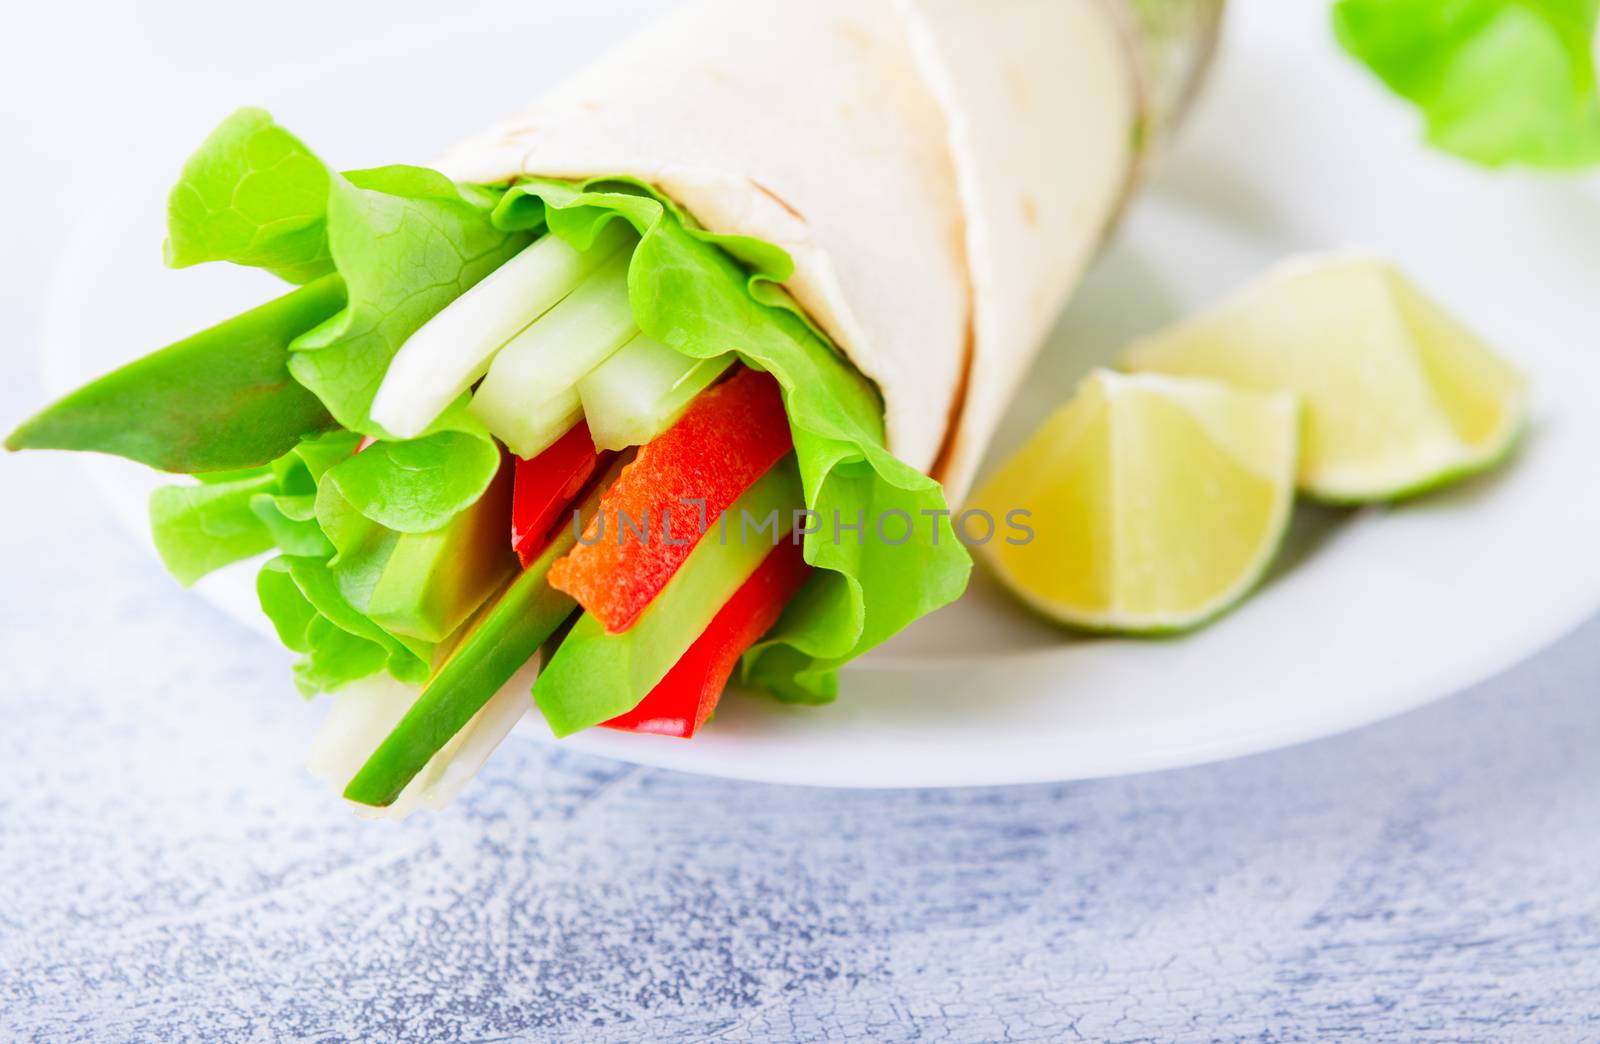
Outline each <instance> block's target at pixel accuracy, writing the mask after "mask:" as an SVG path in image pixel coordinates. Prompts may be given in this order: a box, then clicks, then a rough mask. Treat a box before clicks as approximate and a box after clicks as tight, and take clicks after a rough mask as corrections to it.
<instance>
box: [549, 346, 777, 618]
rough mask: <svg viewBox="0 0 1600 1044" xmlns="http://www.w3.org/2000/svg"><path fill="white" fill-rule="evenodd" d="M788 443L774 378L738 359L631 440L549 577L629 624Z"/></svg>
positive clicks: (599, 612) (589, 606)
mask: <svg viewBox="0 0 1600 1044" xmlns="http://www.w3.org/2000/svg"><path fill="white" fill-rule="evenodd" d="M793 448H794V440H793V438H792V437H791V436H790V434H789V418H788V415H787V414H786V413H785V412H784V409H783V396H782V393H781V392H780V390H779V388H778V382H777V381H776V380H774V379H773V378H772V377H771V376H770V375H768V374H765V373H761V372H759V371H757V370H749V369H745V368H743V367H741V368H739V369H738V370H737V371H735V373H734V375H733V376H732V377H730V378H729V379H728V380H726V381H724V382H722V383H721V384H717V385H713V386H712V387H710V388H707V389H706V390H705V391H703V392H701V393H700V395H699V396H697V397H696V398H695V400H694V403H693V404H692V405H691V406H690V407H689V409H688V411H687V412H685V413H684V415H683V416H682V417H680V418H679V419H678V422H677V423H676V424H674V425H673V426H672V427H670V428H668V429H667V430H666V431H664V432H662V433H661V434H660V435H658V436H656V437H655V438H654V439H652V440H651V441H650V442H648V443H647V444H645V445H644V446H641V447H640V448H639V453H638V456H636V457H635V458H634V460H633V463H632V464H630V465H628V466H627V467H626V468H624V469H623V472H622V477H621V478H619V479H617V481H616V482H615V483H614V484H613V485H612V486H611V488H610V489H609V490H607V491H606V495H605V496H604V498H602V499H601V501H600V511H599V513H598V514H597V515H596V516H595V518H594V520H593V521H591V522H590V523H589V528H588V529H587V530H586V531H585V532H584V535H583V538H582V540H581V541H580V542H579V544H578V546H577V547H575V548H573V549H572V551H571V552H569V553H568V554H567V556H566V557H565V558H562V559H561V560H559V561H558V562H556V564H555V565H554V566H552V567H551V569H550V586H552V587H554V588H556V589H557V590H561V591H565V592H567V593H568V594H570V595H571V596H572V597H573V598H574V599H576V600H577V602H578V604H579V605H581V606H583V608H584V609H586V610H587V611H588V612H590V613H592V614H593V615H594V616H595V618H596V619H598V620H599V621H600V623H601V624H602V625H604V627H605V629H606V630H607V631H608V632H610V633H612V634H617V633H620V632H622V631H625V630H627V629H628V628H629V627H630V626H631V625H632V624H633V621H634V620H636V619H638V617H639V614H640V613H641V612H643V611H644V608H645V606H647V605H649V604H650V601H651V599H653V598H655V596H656V595H657V594H660V593H661V589H662V588H663V587H665V586H667V581H668V580H671V579H672V576H673V574H674V573H676V572H677V571H678V567H679V566H681V565H682V564H683V561H684V559H686V558H688V557H689V552H690V551H692V550H694V545H695V544H697V543H698V542H699V541H700V538H701V536H703V535H704V532H705V531H706V530H709V529H712V528H714V527H715V525H716V519H717V518H718V516H720V515H721V514H722V513H723V512H724V511H726V510H727V509H728V508H729V507H730V506H732V504H733V503H734V501H736V500H738V499H739V497H740V496H741V495H742V494H743V493H744V492H745V490H747V489H749V488H750V487H751V486H752V485H753V484H754V483H755V481H756V480H757V479H759V478H760V477H761V476H762V475H764V474H766V472H767V471H768V470H769V469H770V468H771V467H772V466H773V465H774V464H776V463H777V462H778V461H779V460H781V459H782V458H783V456H784V454H786V453H788V452H789V451H790V450H791V449H793ZM702 505H703V510H702ZM702 523H703V525H702ZM640 529H642V530H643V531H644V533H645V534H646V535H645V537H644V538H643V539H641V538H640V535H639V530H640Z"/></svg>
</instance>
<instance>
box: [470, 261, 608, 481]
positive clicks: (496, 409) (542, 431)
mask: <svg viewBox="0 0 1600 1044" xmlns="http://www.w3.org/2000/svg"><path fill="white" fill-rule="evenodd" d="M631 259H632V252H631V251H619V252H618V253H616V254H614V255H613V256H612V257H611V258H610V259H609V260H608V261H606V262H605V263H604V264H602V265H601V266H600V267H599V268H597V269H596V270H595V271H594V273H593V274H592V275H590V276H589V278H588V279H586V280H584V281H583V283H582V284H581V285H580V286H579V287H578V288H577V289H576V290H574V291H573V292H572V293H570V294H568V295H567V297H566V298H565V299H563V300H562V301H561V303H560V304H557V305H556V306H555V307H554V308H552V309H550V311H548V312H547V313H545V314H544V315H543V316H541V317H540V319H539V321H538V322H536V323H534V324H533V325H531V326H529V327H528V328H527V329H525V330H523V331H522V332H521V333H519V334H517V335H516V336H515V337H513V338H512V339H511V341H510V342H509V343H508V344H506V346H505V347H504V348H502V349H500V352H499V354H497V355H496V356H495V357H494V362H493V363H491V364H490V366H489V374H488V376H487V377H485V378H484V379H483V383H482V384H481V385H479V387H478V391H477V393H476V394H475V395H473V397H472V412H473V413H474V414H475V415H476V416H477V417H478V419H479V420H481V421H483V423H484V425H485V426H486V427H487V428H488V429H489V431H490V432H492V433H493V434H494V435H495V436H497V437H498V438H499V439H500V441H502V442H504V443H505V444H506V445H507V446H508V447H510V449H511V452H513V453H515V454H516V455H517V456H519V457H532V456H534V455H535V454H537V453H538V452H539V451H540V450H542V449H544V448H545V446H547V445H548V444H549V443H548V442H546V441H544V440H545V438H546V437H547V436H548V435H549V434H550V432H551V430H552V429H554V428H555V427H556V426H557V423H558V421H559V418H558V417H556V416H553V415H552V412H551V406H552V405H560V404H562V403H564V402H569V401H570V400H565V399H563V396H568V395H575V393H576V387H577V384H578V381H579V379H580V378H582V377H583V376H584V375H585V374H587V373H588V372H589V371H590V370H593V369H594V368H595V367H596V366H599V365H600V364H601V363H602V362H604V361H605V360H606V359H607V358H608V357H610V356H611V354H612V353H613V352H615V351H616V350H617V349H618V348H621V347H622V346H623V344H625V343H626V342H628V341H629V340H631V339H632V338H633V337H634V336H635V335H637V334H638V332H639V328H638V327H637V326H635V325H634V323H633V310H632V308H631V307H630V306H629V304H628V262H629V261H630V260H631ZM563 430H564V429H563ZM555 434H556V435H559V434H560V431H556V432H555Z"/></svg>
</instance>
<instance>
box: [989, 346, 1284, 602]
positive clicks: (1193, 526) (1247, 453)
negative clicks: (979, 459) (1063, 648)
mask: <svg viewBox="0 0 1600 1044" xmlns="http://www.w3.org/2000/svg"><path fill="white" fill-rule="evenodd" d="M1298 431H1299V408H1298V405H1297V403H1296V401H1295V399H1294V397H1293V396H1290V395H1286V394H1281V393H1261V392H1253V391H1244V390H1239V389H1235V388H1231V387H1229V386H1227V385H1224V384H1221V383H1218V382H1215V381H1205V380H1194V379H1182V378H1174V377H1164V376H1159V375H1125V374H1115V373H1110V372H1107V371H1097V372H1095V373H1093V374H1091V375H1090V376H1089V377H1088V378H1087V379H1086V380H1085V381H1084V382H1083V384H1082V385H1080V386H1079V388H1078V391H1077V393H1076V394H1075V395H1074V396H1073V398H1072V400H1071V401H1070V402H1068V403H1067V404H1066V405H1065V406H1063V407H1061V408H1060V409H1059V410H1057V411H1056V412H1055V413H1054V414H1053V415H1051V417H1050V419H1049V420H1047V421H1046V422H1045V424H1044V426H1043V427H1041V428H1040V429H1039V431H1038V432H1037V433H1036V434H1035V435H1034V436H1033V438H1032V439H1031V440H1030V441H1029V442H1028V443H1027V445H1025V446H1024V447H1023V448H1022V449H1021V450H1020V451H1019V452H1018V453H1017V454H1016V455H1015V456H1013V457H1012V458H1011V459H1010V460H1008V461H1007V462H1006V463H1005V465H1004V466H1003V467H1001V468H1000V470H999V471H998V472H997V473H996V474H995V475H994V476H993V477H992V478H991V479H990V480H989V481H988V482H986V483H985V484H984V486H983V487H982V488H981V489H980V490H979V491H978V493H977V495H976V496H975V497H974V498H973V501H972V503H971V505H970V508H972V509H977V510H982V511H986V512H988V513H989V514H990V515H991V516H992V517H993V518H994V519H996V520H997V522H999V523H1000V524H999V525H998V526H997V527H996V531H995V536H994V537H993V538H992V539H991V540H989V541H988V542H987V543H984V544H983V545H981V547H980V552H981V553H982V554H983V555H984V557H986V558H987V559H988V561H989V563H990V564H991V565H992V566H993V568H994V570H995V572H996V573H997V574H998V575H999V578H1000V580H1001V581H1002V582H1003V583H1004V584H1005V585H1006V586H1007V587H1008V588H1010V589H1011V591H1012V592H1013V593H1015V594H1016V595H1017V596H1018V597H1019V598H1021V599H1022V600H1023V601H1025V602H1026V603H1027V604H1029V605H1030V606H1032V607H1034V608H1035V609H1037V610H1038V611H1039V612H1041V613H1043V614H1044V615H1046V616H1048V617H1050V618H1051V619H1054V620H1056V621H1059V622H1061V623H1065V624H1069V625H1072V626H1075V627H1080V628H1084V629H1088V630H1095V631H1111V632H1122V633H1136V634H1138V633H1144V634H1148V633H1162V632H1172V631H1181V630H1186V629H1188V628H1191V627H1194V626H1197V625H1199V624H1201V623H1204V622H1205V621H1207V620H1209V619H1210V618H1211V617H1213V616H1216V615H1217V614H1219V613H1221V612H1222V611H1224V610H1226V609H1227V608H1229V607H1230V606H1232V605H1233V604H1234V603H1236V602H1237V601H1238V600H1239V599H1240V598H1242V597H1243V596H1244V595H1245V594H1246V593H1247V592H1248V591H1249V590H1250V589H1251V587H1253V586H1254V585H1255V584H1256V582H1257V581H1258V580H1260V578H1261V575H1262V574H1263V573H1264V572H1265V571H1266V568H1267V565H1268V564H1269V563H1270V562H1271V560H1272V556H1273V554H1274V553H1275V552H1276V550H1277V548H1278V545H1279V543H1280V542H1281V540H1282V537H1283V534H1284V532H1285V530H1286V529H1287V527H1288V522H1289V513H1290V508H1291V506H1292V504H1293V501H1294V476H1295V463H1296V460H1297V458H1298V452H1299V446H1298ZM1017 523H1021V526H1019V525H1017ZM1024 528H1025V529H1026V530H1027V531H1028V532H1024ZM1028 533H1031V536H1030V535H1028Z"/></svg>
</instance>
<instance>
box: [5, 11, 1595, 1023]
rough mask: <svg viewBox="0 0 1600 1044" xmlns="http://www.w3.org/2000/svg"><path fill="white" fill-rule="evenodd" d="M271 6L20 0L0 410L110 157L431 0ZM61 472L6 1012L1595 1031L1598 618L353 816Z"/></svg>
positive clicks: (37, 463) (41, 497)
mask: <svg viewBox="0 0 1600 1044" xmlns="http://www.w3.org/2000/svg"><path fill="white" fill-rule="evenodd" d="M1263 2H1264V0H1263ZM479 6H480V7H481V8H482V9H483V10H484V12H485V17H490V16H493V15H495V14H496V12H498V11H499V5H495V4H490V3H487V2H483V3H480V4H479ZM274 10H275V13H276V15H279V16H281V17H275V18H274V19H267V20H260V21H259V22H255V23H252V25H251V27H250V31H249V32H248V33H242V34H241V33H238V32H237V31H236V30H237V26H236V25H235V24H233V23H234V21H235V20H230V19H228V18H223V17H218V16H216V15H215V13H214V10H213V8H212V7H211V6H210V5H197V4H190V5H183V4H167V5H161V6H154V5H152V6H147V7H124V6H111V5H107V6H104V7H101V8H98V9H94V10H83V9H81V8H80V7H79V6H78V5H54V6H52V5H34V6H30V7H27V8H25V9H22V10H20V11H19V12H16V13H14V15H13V16H12V17H11V19H10V20H9V21H8V28H9V29H11V30H14V31H10V32H8V33H6V34H3V36H0V47H3V48H6V53H5V54H3V55H0V133H3V134H4V135H5V139H6V141H7V143H8V145H12V146H15V147H18V148H20V149H22V150H23V151H22V153H21V154H22V155H26V156H29V157H32V161H30V162H27V163H8V164H5V165H3V169H0V190H3V191H4V194H5V198H6V199H7V200H8V208H9V209H8V214H7V220H8V222H10V223H9V224H8V225H7V227H6V229H5V231H6V236H5V237H4V241H3V243H0V279H3V280H4V285H5V286H6V293H5V294H4V295H0V334H3V335H4V336H3V339H0V422H9V421H11V420H13V419H15V418H17V417H18V416H19V415H20V414H21V413H22V411H23V410H24V408H25V407H26V406H28V405H31V404H33V403H34V402H35V401H36V398H37V394H38V393H37V390H36V388H37V385H36V376H35V371H34V363H33V360H32V357H31V352H32V348H31V340H30V335H31V333H32V332H33V330H34V323H35V321H36V314H37V310H36V307H35V306H36V304H37V302H38V301H39V299H40V298H41V296H42V294H43V288H44V285H45V280H46V274H47V272H48V268H49V261H50V256H51V252H52V250H53V249H55V247H56V245H57V242H58V239H59V236H58V232H59V226H60V224H61V223H62V222H64V221H66V220H68V219H69V217H70V215H71V213H72V212H73V201H74V199H75V196H74V193H77V192H85V191H92V190H93V179H94V178H95V177H103V176H105V175H104V171H105V169H106V163H105V159H106V158H107V157H110V158H114V157H116V156H118V155H121V154H124V153H122V152H120V151H119V150H127V149H139V150H146V151H150V152H153V153H159V154H172V155H177V154H180V153H181V151H182V149H183V148H184V147H186V146H187V145H188V144H190V143H191V140H192V134H193V132H194V129H195V128H196V127H203V126H204V125H205V124H206V123H207V122H209V120H211V119H213V118H214V117H215V115H216V111H215V110H216V106H217V105H219V104H223V103H221V102H218V101H217V100H216V99H217V98H225V99H234V98H247V97H259V96H262V89H263V85H270V84H273V83H274V82H275V79H277V78H280V77H281V76H282V71H281V70H282V68H283V67H284V65H283V63H284V62H285V61H301V62H303V63H305V64H306V65H307V66H309V65H310V64H311V63H312V62H314V61H315V60H316V59H317V57H318V55H317V54H316V53H313V52H316V51H317V49H318V48H321V51H322V52H324V53H325V52H327V51H329V50H330V49H335V48H337V47H339V46H342V45H343V42H345V41H349V40H352V39H358V38H362V37H363V36H364V34H365V33H366V32H367V31H368V30H369V29H370V28H371V27H372V25H373V24H375V23H376V22H377V21H379V20H381V19H394V20H397V21H398V20H404V19H405V18H408V17H410V18H422V17H424V16H425V15H426V13H427V12H428V11H429V10H430V8H429V6H428V5H424V4H421V3H410V2H408V0H391V2H389V3H385V4H383V5H380V6H377V7H374V6H372V5H361V4H350V5H333V6H328V5H317V6H315V7H313V6H312V4H311V3H310V0H282V2H281V3H280V4H279V5H275V9H274ZM296 10H298V11H299V13H300V16H295V11H296ZM313 12H314V13H313ZM408 12H409V14H408ZM1318 12H1320V7H1319V8H1318ZM1318 12H1313V14H1314V15H1317V16H1320V15H1319V14H1318ZM19 19H20V21H19ZM307 25H315V26H316V28H317V30H318V31H317V32H316V33H312V34H308V33H307V32H306V31H305V28H304V27H305V26H307ZM197 83H201V84H204V85H205V87H206V89H205V90H204V91H196V90H195V89H194V88H195V85H196V84H197ZM158 116H160V117H161V118H159V119H158V118H157V117H158ZM85 128H88V130H89V131H90V132H91V134H92V138H93V141H94V143H95V147H94V149H93V155H94V156H95V157H97V158H98V162H97V163H95V164H93V165H87V166H86V165H84V164H82V163H81V162H76V161H75V158H76V157H79V156H81V154H82V148H83V146H82V142H81V140H80V137H81V135H82V134H83V133H84V130H85ZM152 249H153V246H152ZM64 464H65V462H64V461H59V460H51V459H45V458H23V459H8V460H5V461H3V462H0V478H3V482H4V487H3V488H4V490H5V497H4V500H3V501H0V503H3V505H4V510H0V581H3V583H0V665H3V667H0V672H3V678H4V685H3V686H0V765H3V766H4V769H5V770H6V773H7V785H6V786H5V787H4V788H3V789H0V1039H13V1038H28V1037H39V1038H43V1039H49V1040H73V1039H96V1040H120V1039H149V1040H161V1041H176V1040H184V1039H195V1040H208V1041H209V1040H217V1039H251V1038H254V1039H282V1038H289V1037H300V1038H309V1039H335V1038H347V1037H368V1038H374V1039H401V1038H404V1039H418V1038H439V1039H449V1038H460V1039H477V1040H482V1039H500V1038H508V1037H534V1038H538V1037H551V1038H557V1039H583V1040H599V1041H607V1040H617V1041H622V1040H639V1039H661V1040H675V1039H684V1040H700V1039H707V1038H718V1039H728V1040H740V1039H774V1038H775V1039H815V1038H821V1037H837V1038H847V1037H873V1038H876V1039H880V1040H889V1041H893V1040H908V1039H931V1040H937V1039H950V1040H963V1041H965V1040H1000V1039H1023V1040H1062V1039H1072V1038H1074V1037H1082V1038H1088V1039H1098V1038H1108V1039H1119V1040H1133V1039H1171V1038H1236V1037H1244V1036H1252V1037H1265V1038H1279V1039H1294V1038H1302V1039H1304V1038H1313V1037H1340V1036H1346V1037H1358V1036H1359V1037H1366V1038H1371V1039H1395V1040H1414V1039H1418V1038H1424V1039H1483V1038H1501V1039H1515V1040H1526V1039H1530V1038H1538V1039H1555V1040H1563V1039H1566V1040H1592V1039H1595V1038H1597V1037H1600V1017H1597V1015H1596V1012H1597V1011H1600V987H1597V984H1600V942H1597V940H1600V889H1597V888H1596V886H1595V867H1596V866H1597V865H1600V832H1597V831H1596V825H1597V823H1600V759H1597V758H1596V756H1595V753H1594V752H1595V751H1596V750H1597V749H1600V622H1591V623H1590V624H1589V625H1587V626H1586V627H1584V628H1583V629H1582V630H1580V631H1579V632H1577V633H1576V634H1574V635H1572V636H1570V637H1569V638H1568V639H1566V640H1565V641H1564V642H1562V643H1561V644H1560V645H1559V646H1557V647H1555V648H1553V649H1551V650H1548V651H1547V652H1545V653H1544V654H1542V655H1541V656H1539V657H1538V658H1537V659H1536V660H1534V661H1533V662H1531V663H1529V664H1526V665H1524V666H1523V667H1521V668H1518V669H1517V670H1515V671H1513V672H1511V673H1510V674H1508V675H1506V676H1504V677H1501V678H1498V679H1495V680H1494V681H1492V682H1490V683H1488V684H1486V685H1484V686H1483V687H1481V688H1480V689H1478V690H1476V691H1473V692H1470V693H1466V694H1463V695H1460V696H1457V697H1455V698H1453V699H1450V700H1448V701H1446V702H1443V703H1440V704H1436V705H1434V706H1432V707H1429V708H1426V709H1424V710H1422V711H1420V712H1417V713H1414V714H1411V715H1409V716H1407V717H1404V718H1401V719H1398V720H1395V721H1392V722H1389V723H1386V724H1382V725H1379V726H1375V727H1372V728H1369V729H1366V730H1363V731H1361V732H1358V733H1355V734H1352V735H1348V736H1344V737H1340V738H1336V739H1333V740H1329V741H1326V742H1322V743H1318V744H1315V745H1312V746H1308V747H1304V748H1300V749H1295V750H1287V751H1281V752H1277V753H1274V754H1269V755H1264V756H1259V757H1254V758H1249V759H1245V760H1242V761H1237V762H1233V763H1229V764H1224V765H1217V766H1212V767H1207V768H1198V769H1192V770H1186V771H1181V772H1174V773H1169V774H1164V775H1158V776H1149V777H1138V778H1131V779H1120V780H1110V781H1103V782H1096V783H1083V784H1073V785H1067V786H1043V787H1024V788H1012V789H995V790H958V791H923V792H837V791H817V790H804V789H788V788H779V787H769V786H753V785H741V784H734V783H725V782H716V781H712V780H706V779H698V778H694V777H690V776H683V775H677V774H673V773H668V772H658V771H648V770H641V769H635V768H631V767H629V766H626V765H619V764H616V763H612V762H606V761H599V760H594V759H589V758H584V757H579V756H575V755H569V754H565V753H561V752H556V751H552V750H548V749H546V748H542V747H538V746H535V745H533V744H532V743H529V742H525V741H522V740H520V739H519V740H513V741H512V742H510V743H508V744H507V746H506V747H505V748H504V749H503V750H502V751H501V752H500V753H499V754H498V755H497V756H496V757H495V758H494V759H493V761H492V762H491V763H490V765H489V767H488V769H487V770H486V772H485V773H484V775H483V777H482V778H481V779H480V780H479V781H478V782H477V784H476V785H475V786H474V787H473V789H472V790H471V791H470V792H469V793H468V796H467V798H466V800H465V802H464V804H463V805H461V806H460V807H458V809H457V810H455V811H454V812H452V813H451V814H449V815H447V816H424V817H419V818H416V819H413V820H412V821H410V822H408V823H406V824H404V825H401V826H399V827H395V826H392V825H385V824H378V825H372V824H364V823H361V822H358V821H356V820H353V819H351V818H350V817H348V815H347V814H346V813H345V812H344V811H343V810H342V809H340V808H339V807H337V806H336V805H335V804H333V803H332V802H330V801H329V800H328V799H327V796H326V795H325V793H324V792H322V791H321V790H320V788H319V787H318V786H317V785H316V784H315V783H313V781H311V780H310V779H309V778H308V777H306V776H305V775H304V774H303V773H302V772H301V770H300V768H299V759H300V756H301V752H302V751H303V749H304V746H305V743H306V741H307V740H308V738H309V736H310V734H311V731H312V730H313V728H314V725H315V721H316V719H317V715H316V714H315V713H314V712H312V711H310V710H308V709H306V708H304V707H301V706H300V705H299V704H298V702H297V701H296V699H295V697H294V696H293V695H292V693H291V690H290V688H289V687H288V685H287V684H286V682H285V677H284V668H285V660H284V657H283V654H282V653H281V652H280V651H278V650H276V649H275V648H273V647H271V646H270V645H269V644H267V643H265V642H263V641H261V640H259V639H257V638H255V637H253V636H252V635H250V634H248V633H246V632H245V631H244V630H242V629H241V628H239V627H237V626H236V625H234V624H232V623H230V622H229V621H227V620H225V619H223V618H221V617H220V616H219V615H218V614H216V613H215V612H213V611H212V610H211V609H209V608H208V607H207V606H206V605H205V604H203V603H201V602H200V601H199V600H197V599H195V598H193V597H190V596H188V595H185V594H184V593H182V592H181V591H179V590H178V589H177V587H176V585H174V584H173V583H172V581H171V580H170V579H168V578H167V577H166V576H165V574H164V573H162V571H161V570H160V567H159V566H158V565H156V563H154V562H153V561H152V560H151V559H149V558H148V557H147V556H145V554H144V553H143V552H141V551H140V550H139V549H137V548H136V547H135V546H133V544H132V543H131V542H130V541H129V540H128V539H127V538H126V537H125V536H123V535H122V534H121V533H120V532H119V531H117V530H116V529H115V527H114V526H113V525H112V524H111V523H110V522H109V521H107V520H106V519H104V518H103V517H102V513H101V509H100V506H99V503H98V501H97V500H96V498H95V496H94V494H93V493H92V491H90V490H88V489H86V488H85V487H84V485H83V483H82V478H81V474H80V472H79V471H78V470H77V469H74V468H71V467H66V466H64Z"/></svg>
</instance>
